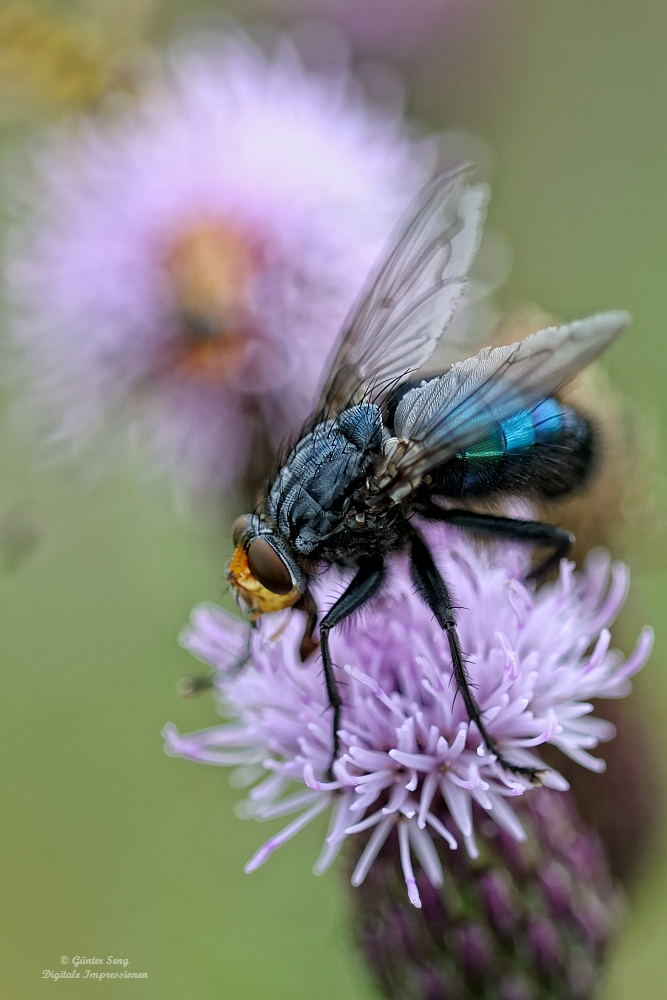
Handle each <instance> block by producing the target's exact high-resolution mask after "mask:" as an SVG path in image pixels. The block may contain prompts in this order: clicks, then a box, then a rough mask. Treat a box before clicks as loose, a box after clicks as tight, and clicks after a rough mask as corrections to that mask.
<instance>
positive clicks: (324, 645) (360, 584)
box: [320, 557, 384, 780]
mask: <svg viewBox="0 0 667 1000" xmlns="http://www.w3.org/2000/svg"><path fill="white" fill-rule="evenodd" d="M383 578H384V561H383V559H382V558H381V557H377V558H372V559H367V560H366V561H365V562H362V563H361V565H360V567H359V570H358V571H357V574H356V576H355V577H354V579H353V580H352V581H351V582H350V584H349V586H348V588H347V590H346V591H345V592H344V593H343V594H342V595H341V596H340V597H339V598H338V600H337V601H336V603H335V604H334V606H333V607H332V608H331V609H330V610H329V611H327V613H326V615H325V616H324V618H323V619H322V622H321V623H320V646H321V649H322V666H323V668H324V682H325V684H326V688H327V696H328V698H329V704H330V705H331V708H332V709H333V723H332V725H333V732H332V737H333V739H332V743H333V750H332V754H331V762H330V763H329V768H328V772H327V774H328V777H329V780H333V766H334V763H335V761H336V758H337V757H338V749H339V740H338V730H339V729H340V710H341V707H342V704H343V703H342V700H341V697H340V692H339V690H338V685H337V683H336V678H335V675H334V669H333V662H332V660H331V652H330V650H329V632H330V631H331V629H332V628H335V626H336V625H340V623H341V622H343V621H345V619H346V618H347V617H348V616H349V615H351V614H352V613H353V612H354V611H356V610H357V609H358V608H360V607H361V606H362V605H363V604H365V603H366V601H369V600H370V599H371V598H372V597H373V596H374V595H375V594H376V593H377V591H378V590H379V588H380V585H381V583H382V580H383Z"/></svg>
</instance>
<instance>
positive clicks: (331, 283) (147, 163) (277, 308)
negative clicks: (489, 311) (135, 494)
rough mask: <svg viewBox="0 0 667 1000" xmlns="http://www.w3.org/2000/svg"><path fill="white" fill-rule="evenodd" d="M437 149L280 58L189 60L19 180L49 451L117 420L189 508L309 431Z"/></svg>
mask: <svg viewBox="0 0 667 1000" xmlns="http://www.w3.org/2000/svg"><path fill="white" fill-rule="evenodd" d="M433 152H434V147H433V145H432V144H431V143H429V142H428V141H416V140H414V139H413V138H411V137H410V136H409V134H408V131H407V130H406V128H405V126H404V125H403V124H402V122H401V120H400V119H399V117H398V116H397V115H392V114H390V113H388V112H382V113H380V112H379V111H377V110H374V109H373V108H371V107H370V106H368V105H367V104H366V103H365V102H364V100H363V98H362V96H361V95H360V93H359V92H358V91H357V90H356V89H355V86H354V83H353V81H352V80H351V79H350V78H349V76H348V74H347V73H346V72H344V71H343V70H340V71H339V72H338V73H337V74H333V73H330V74H329V75H319V76H318V75H314V74H310V75H309V74H307V73H306V71H305V70H304V69H303V67H302V66H301V64H300V62H299V59H298V57H297V55H296V53H295V51H294V49H293V48H292V47H291V46H290V44H289V43H287V42H285V41H283V42H281V43H278V44H277V46H276V48H275V51H274V52H273V54H272V55H270V56H267V55H265V54H264V53H263V52H262V51H261V50H260V49H259V48H257V47H255V45H254V44H253V43H252V42H251V41H250V40H249V39H248V38H247V37H246V36H244V35H242V34H241V33H236V34H234V33H232V34H228V35H222V34H220V35H219V37H218V38H217V39H216V38H215V37H214V38H213V39H211V38H209V39H208V42H207V45H206V48H205V50H204V49H198V48H196V47H191V48H190V49H189V50H188V48H187V47H181V49H179V50H178V51H176V52H174V53H173V55H172V59H171V63H170V65H169V68H168V70H167V72H166V73H165V74H164V78H163V79H161V80H160V81H158V80H153V81H152V83H151V84H150V85H147V86H146V87H145V88H144V91H143V92H142V93H141V94H139V95H138V97H137V98H136V99H135V100H134V101H133V102H128V103H127V105H126V107H125V109H124V111H123V112H121V113H119V114H116V115H115V116H114V117H111V116H106V117H102V116H98V117H97V118H94V117H89V118H84V119H82V120H80V121H78V122H75V123H74V124H72V123H71V122H70V123H69V125H68V126H67V127H66V128H63V129H62V130H61V131H60V133H58V134H57V135H56V136H55V137H54V138H53V140H52V142H51V144H50V145H49V146H48V147H47V148H43V149H41V150H40V151H38V152H37V153H36V154H35V156H34V161H35V172H36V174H37V177H36V179H34V180H33V182H32V183H31V185H29V186H27V185H25V184H22V185H21V187H22V194H23V196H24V198H25V201H26V203H27V208H26V211H25V212H24V217H23V218H22V220H21V221H20V223H19V225H18V228H17V233H16V235H15V238H14V241H13V244H12V247H11V252H10V267H9V274H10V278H9V295H10V299H11V300H12V304H13V320H12V322H11V330H10V333H11V337H12V340H13V342H14V343H15V344H16V345H17V347H18V349H19V353H20V355H21V357H22V362H23V368H24V377H25V381H26V382H27V383H28V391H27V393H26V395H27V396H28V399H29V408H28V410H25V408H24V412H23V414H22V416H23V418H24V419H26V420H27V419H28V418H29V417H30V415H31V414H32V416H33V417H34V414H35V413H38V414H39V415H40V416H41V418H42V420H43V421H44V423H45V424H46V427H47V429H48V442H47V443H48V448H49V452H50V454H55V455H58V454H59V453H60V452H62V451H63V450H64V451H68V450H71V449H75V450H76V449H77V448H79V447H80V446H82V445H85V444H90V443H91V442H97V437H96V435H97V432H99V431H100V430H104V429H105V428H106V427H107V426H108V425H109V424H113V423H114V422H116V423H120V424H121V425H122V426H124V427H125V428H126V429H128V428H129V432H130V435H131V437H132V438H133V439H138V440H139V442H140V443H141V445H143V446H148V452H149V454H150V455H151V458H152V460H153V465H154V466H157V467H158V468H161V469H166V470H168V471H170V472H171V474H172V476H173V478H174V479H175V481H177V482H178V484H179V486H181V485H184V486H185V489H186V491H188V490H189V491H193V490H194V491H197V490H199V491H201V490H207V491H210V490H217V489H220V488H222V489H225V488H228V487H229V486H230V485H232V484H233V482H234V480H235V479H236V478H237V477H238V476H239V475H241V474H242V473H243V471H244V469H245V468H246V467H247V466H248V465H250V464H252V462H253V459H254V460H255V464H257V462H258V454H260V450H259V446H258V445H259V442H264V443H268V445H269V448H268V450H269V451H270V450H272V449H275V447H276V446H277V445H278V444H279V442H280V441H281V439H282V438H283V437H284V436H285V434H286V433H287V432H289V431H292V430H294V429H295V428H298V427H299V426H300V424H301V423H302V421H303V420H304V419H305V417H306V416H307V415H308V412H309V410H310V408H311V405H312V401H313V397H314V394H315V391H316V389H317V385H318V382H319V379H320V376H321V372H322V367H323V364H324V361H325V359H326V356H327V354H328V352H329V349H330V347H331V346H332V344H333V341H334V338H335V336H336V334H337V332H338V330H339V328H340V326H341V323H342V321H343V319H344V317H345V315H346V312H347V310H348V309H349V307H350V306H351V304H352V302H353V300H354V298H355V296H356V295H357V293H358V292H359V290H360V287H361V285H362V284H363V282H364V279H365V277H366V275H367V274H368V271H369V269H370V267H371V265H372V264H373V261H374V260H375V258H376V256H377V254H378V252H379V251H380V249H381V247H382V245H383V243H384V241H385V239H386V237H387V235H388V233H389V231H390V229H391V227H392V225H393V224H394V222H395V221H396V218H397V216H398V215H399V214H400V212H401V211H402V209H403V208H404V207H405V205H406V204H407V202H408V200H409V199H410V197H411V195H412V194H413V193H414V191H415V190H416V189H417V188H418V187H419V186H420V184H421V183H422V182H423V181H424V179H425V177H426V176H427V175H428V173H429V170H430V166H431V162H432V159H433V156H432V154H433ZM254 447H255V449H256V450H255V451H253V448H254ZM91 453H92V450H91ZM98 454H99V450H98ZM105 455H106V452H105Z"/></svg>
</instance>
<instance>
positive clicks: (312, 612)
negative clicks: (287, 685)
mask: <svg viewBox="0 0 667 1000" xmlns="http://www.w3.org/2000/svg"><path fill="white" fill-rule="evenodd" d="M294 607H295V608H296V609H297V610H298V611H305V613H306V627H305V629H304V632H303V638H302V639H301V645H300V646H299V656H300V657H301V662H302V663H303V661H304V660H306V659H307V658H308V657H309V656H310V654H311V653H313V652H314V651H315V650H316V649H317V647H318V645H319V643H318V641H317V639H314V638H313V633H314V632H315V627H316V625H317V604H315V598H314V597H313V595H312V594H311V592H310V591H309V590H306V591H304V593H303V594H302V596H301V597H300V598H299V600H298V601H297V602H296V604H295V605H294Z"/></svg>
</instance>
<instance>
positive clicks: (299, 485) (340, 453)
mask: <svg viewBox="0 0 667 1000" xmlns="http://www.w3.org/2000/svg"><path fill="white" fill-rule="evenodd" d="M382 435H383V425H382V415H381V413H380V410H379V408H378V407H377V406H375V405H373V404H360V405H358V406H353V407H349V408H348V409H347V410H344V411H343V412H342V413H341V414H339V416H338V417H336V418H335V419H334V420H327V421H323V422H322V423H321V424H318V425H316V426H315V427H314V428H313V429H312V430H311V431H310V432H309V433H308V434H306V435H305V436H304V437H303V438H302V439H301V440H300V441H299V443H298V444H297V445H296V447H295V448H294V449H293V451H292V452H291V453H290V455H289V456H288V458H287V461H286V462H285V465H284V466H283V468H282V469H281V470H280V472H279V474H278V477H277V478H276V480H275V482H274V484H273V486H272V487H271V491H270V494H269V497H268V501H267V505H266V512H267V516H268V519H269V520H270V521H271V522H272V523H274V524H275V525H276V529H277V531H278V533H279V534H280V535H281V536H283V538H286V539H289V542H290V544H291V545H292V546H293V549H294V550H295V551H296V553H298V555H299V557H302V558H304V559H311V558H315V559H317V558H319V551H320V549H321V548H322V545H323V543H325V542H326V540H327V539H329V538H330V537H331V536H332V535H334V534H336V533H338V532H339V531H340V529H341V526H342V525H343V522H344V520H345V517H346V513H347V511H348V509H349V506H350V504H351V502H352V498H353V496H354V494H355V493H356V492H357V491H358V490H359V489H360V488H362V487H363V486H364V485H365V483H366V481H367V478H368V475H369V473H371V472H372V469H373V460H374V455H375V454H377V451H378V450H379V448H380V446H381V440H382Z"/></svg>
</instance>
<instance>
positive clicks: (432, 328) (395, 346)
mask: <svg viewBox="0 0 667 1000" xmlns="http://www.w3.org/2000/svg"><path fill="white" fill-rule="evenodd" d="M471 171H472V167H471V166H470V165H466V166H463V167H458V168H457V169H456V170H452V171H447V172H446V173H443V174H440V175H439V176H438V177H436V178H435V179H434V180H432V181H431V182H430V184H428V185H427V187H426V188H425V189H424V190H423V191H422V192H421V194H420V195H419V197H418V199H417V201H416V202H415V204H414V205H413V207H412V210H411V211H410V212H409V213H408V218H409V222H408V223H407V224H404V226H403V229H402V230H401V231H400V233H399V236H398V238H397V239H395V240H394V241H393V242H392V244H391V245H392V249H391V251H390V253H389V255H388V257H387V258H386V259H385V260H384V262H383V263H382V264H381V266H380V268H379V270H378V272H377V274H376V276H375V278H374V280H373V281H372V284H371V286H370V289H369V291H367V292H366V293H365V295H364V296H363V298H362V300H361V302H360V304H359V305H358V306H357V307H356V309H355V310H354V311H353V313H352V318H351V320H350V321H349V322H348V323H347V324H346V326H345V327H344V330H343V334H342V337H341V341H340V343H339V346H338V349H337V351H336V354H335V356H334V358H333V359H332V361H331V363H330V365H329V374H328V376H327V379H326V382H325V384H324V386H323V388H322V392H321V395H320V401H319V405H318V407H317V410H318V412H326V413H327V415H332V414H335V413H336V412H338V411H339V410H341V409H343V408H344V407H346V406H349V405H351V404H352V403H354V402H357V401H358V400H359V399H360V398H361V396H362V395H363V393H364V391H365V390H366V389H368V388H372V389H374V390H377V391H376V393H375V395H376V396H377V397H378V398H381V397H382V395H383V391H384V392H386V391H388V389H389V388H390V386H391V384H392V383H393V382H395V381H396V380H397V379H400V378H401V377H403V376H405V375H406V374H407V373H408V372H410V371H412V370H414V369H415V368H418V367H419V366H420V365H422V364H423V363H424V362H425V361H426V360H427V359H428V357H429V356H430V355H431V353H432V351H433V349H434V347H435V345H436V343H437V341H438V339H439V337H440V335H441V333H442V332H443V330H444V329H445V327H446V326H447V324H448V323H449V321H450V319H451V318H452V316H453V314H454V311H455V309H456V307H457V305H458V303H459V301H460V299H461V296H462V294H463V291H464V288H465V284H466V278H467V276H468V271H469V270H470V266H471V264H472V262H473V260H474V257H475V254H476V252H477V247H478V245H479V240H480V237H481V229H482V223H483V221H484V214H485V210H486V204H487V201H488V198H489V190H488V187H487V185H485V184H477V185H474V186H469V185H468V178H469V175H470V173H471ZM452 360H454V358H452Z"/></svg>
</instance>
